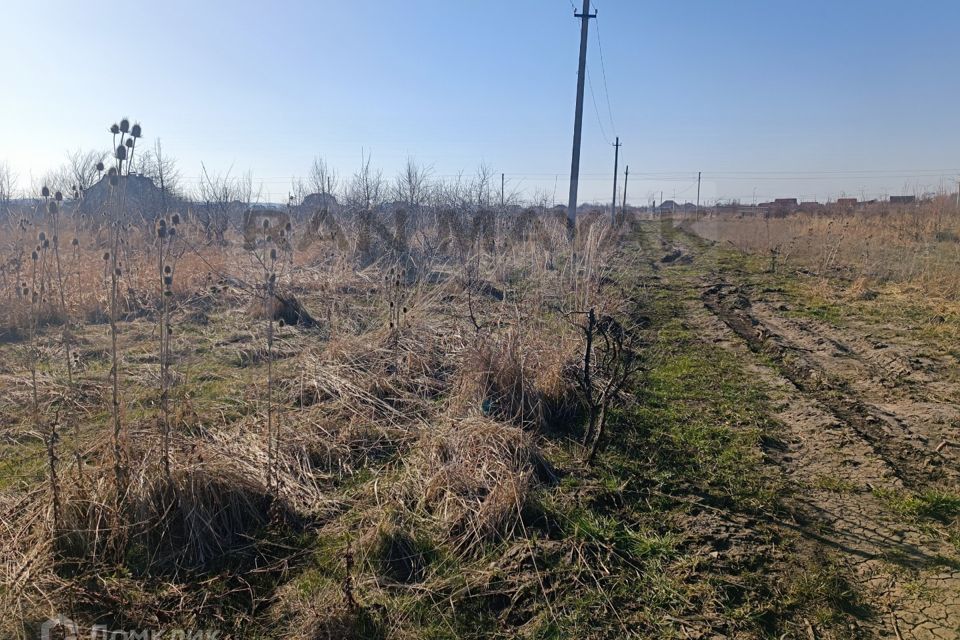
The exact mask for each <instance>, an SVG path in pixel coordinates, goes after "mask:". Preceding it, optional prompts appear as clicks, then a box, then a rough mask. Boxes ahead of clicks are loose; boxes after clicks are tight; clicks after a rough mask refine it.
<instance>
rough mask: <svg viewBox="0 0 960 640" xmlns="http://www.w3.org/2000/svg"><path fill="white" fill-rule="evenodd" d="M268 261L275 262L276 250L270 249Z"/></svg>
mask: <svg viewBox="0 0 960 640" xmlns="http://www.w3.org/2000/svg"><path fill="white" fill-rule="evenodd" d="M270 259H271V260H276V259H277V250H276V249H270Z"/></svg>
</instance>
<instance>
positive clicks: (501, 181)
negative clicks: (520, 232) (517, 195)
mask: <svg viewBox="0 0 960 640" xmlns="http://www.w3.org/2000/svg"><path fill="white" fill-rule="evenodd" d="M500 208H501V209H503V174H502V173H501V174H500Z"/></svg>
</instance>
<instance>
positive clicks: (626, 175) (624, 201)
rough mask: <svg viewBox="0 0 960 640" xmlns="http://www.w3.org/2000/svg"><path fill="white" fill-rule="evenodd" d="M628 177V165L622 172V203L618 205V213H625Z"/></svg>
mask: <svg viewBox="0 0 960 640" xmlns="http://www.w3.org/2000/svg"><path fill="white" fill-rule="evenodd" d="M629 179H630V165H627V168H626V170H624V172H623V204H621V205H620V215H623V216H626V215H627V180H629Z"/></svg>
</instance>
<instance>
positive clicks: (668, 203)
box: [659, 200, 680, 213]
mask: <svg viewBox="0 0 960 640" xmlns="http://www.w3.org/2000/svg"><path fill="white" fill-rule="evenodd" d="M679 208H680V205H678V204H677V203H676V202H674V201H673V200H664V201H663V202H661V203H660V207H659V210H660V211H661V212H664V211H666V212H668V213H673V212H674V211H676V210H677V209H679Z"/></svg>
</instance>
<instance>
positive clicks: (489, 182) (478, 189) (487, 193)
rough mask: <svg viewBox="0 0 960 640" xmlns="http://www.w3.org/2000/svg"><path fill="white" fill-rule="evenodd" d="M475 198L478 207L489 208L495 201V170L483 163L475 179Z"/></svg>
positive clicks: (478, 168)
mask: <svg viewBox="0 0 960 640" xmlns="http://www.w3.org/2000/svg"><path fill="white" fill-rule="evenodd" d="M471 190H472V191H473V197H474V202H475V203H476V205H477V206H478V207H489V206H490V204H491V202H492V201H493V169H491V168H490V167H489V166H487V164H486V163H482V164H481V165H480V166H479V167H477V173H476V174H475V175H474V178H473V186H472V189H471Z"/></svg>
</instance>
